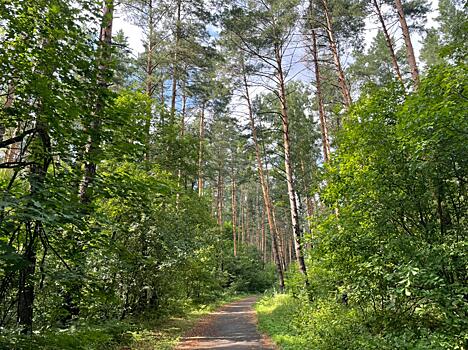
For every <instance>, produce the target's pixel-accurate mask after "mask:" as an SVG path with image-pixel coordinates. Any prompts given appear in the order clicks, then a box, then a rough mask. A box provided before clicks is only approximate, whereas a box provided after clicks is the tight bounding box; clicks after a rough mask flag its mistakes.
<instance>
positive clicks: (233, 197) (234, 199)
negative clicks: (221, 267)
mask: <svg viewBox="0 0 468 350" xmlns="http://www.w3.org/2000/svg"><path fill="white" fill-rule="evenodd" d="M233 173H234V172H233ZM231 216H232V241H233V243H234V256H237V188H236V178H235V176H233V177H232V185H231Z"/></svg>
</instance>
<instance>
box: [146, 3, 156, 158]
mask: <svg viewBox="0 0 468 350" xmlns="http://www.w3.org/2000/svg"><path fill="white" fill-rule="evenodd" d="M148 17H149V18H148V48H147V51H148V52H147V55H148V57H147V58H146V95H147V96H148V97H149V98H150V100H151V99H152V98H153V94H154V90H155V86H154V79H153V71H154V64H153V51H154V45H153V29H154V13H153V0H149V1H148ZM151 118H152V114H151V109H150V113H149V116H148V119H147V120H146V123H145V134H146V135H145V138H146V154H145V158H146V160H149V158H150V132H151Z"/></svg>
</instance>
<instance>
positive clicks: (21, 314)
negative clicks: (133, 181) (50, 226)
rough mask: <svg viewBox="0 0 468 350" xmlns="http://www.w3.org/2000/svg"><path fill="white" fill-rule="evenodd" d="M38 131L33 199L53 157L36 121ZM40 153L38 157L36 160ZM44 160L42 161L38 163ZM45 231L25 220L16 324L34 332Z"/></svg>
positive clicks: (47, 138)
mask: <svg viewBox="0 0 468 350" xmlns="http://www.w3.org/2000/svg"><path fill="white" fill-rule="evenodd" d="M36 130H37V134H38V137H39V138H40V140H41V143H42V149H41V150H40V151H38V152H37V155H36V152H35V151H33V153H32V154H31V158H32V159H33V160H35V161H36V162H35V163H34V164H33V165H31V173H30V176H29V183H30V188H31V198H32V199H34V198H35V197H36V196H37V195H39V196H40V195H41V193H40V192H41V190H42V188H43V186H44V183H45V180H46V175H47V171H48V169H49V166H50V163H51V162H52V158H51V141H50V136H49V133H48V130H47V127H46V125H44V124H43V123H42V122H41V121H37V125H36ZM36 156H37V158H38V159H35V157H36ZM40 161H42V164H40V163H39V162H40ZM41 230H42V222H40V221H38V220H37V221H35V222H34V228H32V223H31V222H28V223H26V237H27V238H26V239H27V240H26V242H25V245H24V246H25V251H24V253H23V258H24V260H25V262H26V266H25V267H24V268H23V269H22V270H21V271H20V275H19V284H18V304H17V305H18V308H17V323H18V325H19V326H20V327H21V332H22V333H25V334H31V332H32V326H33V307H34V296H35V294H34V274H35V271H36V245H37V240H38V238H39V235H40V234H41Z"/></svg>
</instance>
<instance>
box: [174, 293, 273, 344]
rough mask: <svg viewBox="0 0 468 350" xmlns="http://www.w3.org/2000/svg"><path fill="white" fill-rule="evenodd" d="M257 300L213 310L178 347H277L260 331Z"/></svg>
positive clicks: (252, 299) (250, 299)
mask: <svg viewBox="0 0 468 350" xmlns="http://www.w3.org/2000/svg"><path fill="white" fill-rule="evenodd" d="M255 301H256V298H255V297H249V298H246V299H243V300H240V301H237V302H234V303H231V304H227V305H225V306H223V307H222V308H220V309H219V310H217V311H215V312H213V313H211V314H210V315H209V316H208V317H206V318H204V319H202V320H201V321H199V322H198V323H197V325H196V326H195V327H194V328H193V329H192V330H191V331H189V332H188V333H187V334H186V335H185V337H184V338H183V339H182V341H181V342H180V344H179V345H178V346H177V347H176V350H193V349H206V350H208V349H225V350H227V349H230V350H231V349H232V350H251V349H255V350H259V349H265V350H274V349H276V348H275V347H274V346H273V345H272V343H271V341H269V340H268V339H267V338H266V337H265V336H262V335H260V334H259V333H258V331H257V319H256V316H255V311H254V310H253V304H254V303H255Z"/></svg>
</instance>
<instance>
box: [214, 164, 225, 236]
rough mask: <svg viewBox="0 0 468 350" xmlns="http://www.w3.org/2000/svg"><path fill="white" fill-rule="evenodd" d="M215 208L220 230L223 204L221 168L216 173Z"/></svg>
mask: <svg viewBox="0 0 468 350" xmlns="http://www.w3.org/2000/svg"><path fill="white" fill-rule="evenodd" d="M216 194H217V195H216V208H217V221H218V226H219V227H220V229H221V228H222V226H223V203H224V177H223V173H222V168H221V169H219V171H218V184H217V190H216Z"/></svg>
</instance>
